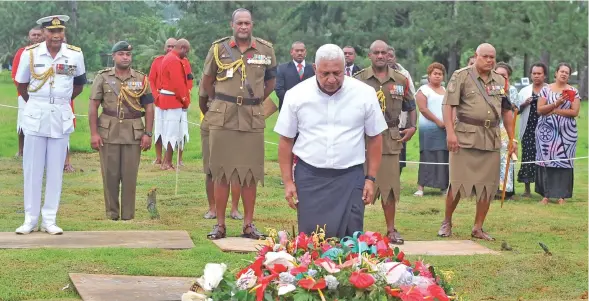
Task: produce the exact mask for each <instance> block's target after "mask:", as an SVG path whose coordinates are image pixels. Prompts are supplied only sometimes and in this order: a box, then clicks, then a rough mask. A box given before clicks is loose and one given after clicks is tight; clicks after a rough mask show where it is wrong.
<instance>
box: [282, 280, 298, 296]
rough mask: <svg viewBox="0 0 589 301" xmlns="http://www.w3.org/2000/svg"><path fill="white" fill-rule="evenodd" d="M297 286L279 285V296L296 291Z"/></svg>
mask: <svg viewBox="0 0 589 301" xmlns="http://www.w3.org/2000/svg"><path fill="white" fill-rule="evenodd" d="M296 289H297V288H296V286H294V285H292V284H283V283H281V284H279V285H278V296H282V295H286V294H288V293H290V292H292V291H294V290H296Z"/></svg>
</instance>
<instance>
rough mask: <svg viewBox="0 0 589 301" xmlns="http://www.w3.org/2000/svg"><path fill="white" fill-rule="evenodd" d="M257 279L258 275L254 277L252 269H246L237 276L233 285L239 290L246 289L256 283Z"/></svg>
mask: <svg viewBox="0 0 589 301" xmlns="http://www.w3.org/2000/svg"><path fill="white" fill-rule="evenodd" d="M257 281H258V277H256V275H255V274H254V270H252V269H249V270H247V272H245V273H243V274H241V276H239V279H237V282H236V283H235V285H236V286H237V288H238V289H240V290H246V289H250V288H252V287H254V285H256V282H257Z"/></svg>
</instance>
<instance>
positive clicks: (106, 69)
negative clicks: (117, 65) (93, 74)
mask: <svg viewBox="0 0 589 301" xmlns="http://www.w3.org/2000/svg"><path fill="white" fill-rule="evenodd" d="M110 70H112V67H109V68H104V69H102V70H100V71H98V74H101V73H104V72H108V71H110Z"/></svg>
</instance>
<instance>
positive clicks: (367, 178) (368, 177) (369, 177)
mask: <svg viewBox="0 0 589 301" xmlns="http://www.w3.org/2000/svg"><path fill="white" fill-rule="evenodd" d="M364 179H365V180H370V181H372V182H375V183H376V178H375V177H372V176H365V177H364Z"/></svg>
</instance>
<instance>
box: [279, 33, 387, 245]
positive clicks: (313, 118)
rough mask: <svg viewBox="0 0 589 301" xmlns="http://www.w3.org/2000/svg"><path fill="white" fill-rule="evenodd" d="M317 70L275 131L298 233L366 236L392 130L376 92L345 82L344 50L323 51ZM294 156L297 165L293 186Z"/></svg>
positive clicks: (293, 94) (292, 93)
mask: <svg viewBox="0 0 589 301" xmlns="http://www.w3.org/2000/svg"><path fill="white" fill-rule="evenodd" d="M313 68H314V69H315V74H316V76H315V77H313V78H310V79H308V80H306V81H304V82H302V83H300V84H299V85H297V86H295V87H294V88H292V89H291V90H289V91H288V92H287V93H286V95H285V98H284V104H283V108H282V110H281V111H280V115H279V116H278V120H277V122H276V126H275V128H274V131H275V132H276V133H278V134H279V135H280V142H279V146H278V161H279V163H280V171H281V174H282V179H283V181H284V190H285V199H286V200H287V201H288V204H289V206H290V207H291V208H293V209H295V210H297V220H298V230H299V232H305V233H307V234H310V233H311V232H313V231H315V230H316V228H317V226H319V227H321V228H323V227H324V226H325V230H326V236H327V237H344V236H346V235H352V234H353V233H354V232H355V231H362V230H363V227H364V206H365V204H368V203H370V202H371V201H372V198H373V195H374V181H375V180H376V179H375V176H376V174H377V172H378V168H379V166H380V161H381V157H382V137H381V133H382V132H383V131H384V130H385V129H387V124H386V121H385V119H384V117H383V115H382V112H381V109H380V106H379V104H378V99H377V98H376V94H375V93H374V89H372V88H371V87H370V86H368V85H366V84H364V83H362V82H360V81H358V80H356V79H354V78H352V77H347V76H345V70H344V69H345V57H344V52H343V51H342V49H341V48H339V47H338V46H337V45H333V44H326V45H323V46H321V47H320V48H319V49H318V50H317V53H316V56H315V64H314V65H313ZM297 133H298V138H297V141H296V144H295V143H294V137H295V135H297ZM365 135H367V136H368V139H367V142H366V143H365V140H364V139H365ZM293 155H296V156H297V157H298V158H299V160H298V163H297V165H296V168H295V171H294V179H293V173H292V164H293V162H292V158H293ZM365 161H367V162H368V167H367V172H366V174H364V168H363V164H364V162H365ZM293 180H294V181H293Z"/></svg>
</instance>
